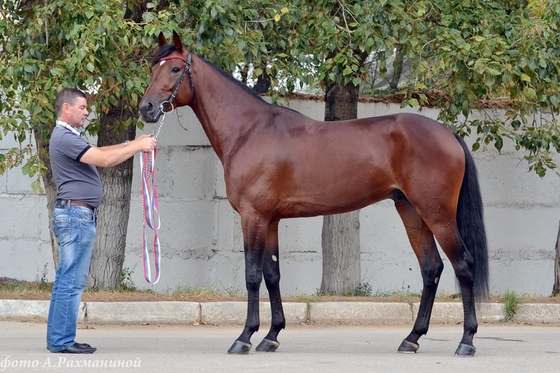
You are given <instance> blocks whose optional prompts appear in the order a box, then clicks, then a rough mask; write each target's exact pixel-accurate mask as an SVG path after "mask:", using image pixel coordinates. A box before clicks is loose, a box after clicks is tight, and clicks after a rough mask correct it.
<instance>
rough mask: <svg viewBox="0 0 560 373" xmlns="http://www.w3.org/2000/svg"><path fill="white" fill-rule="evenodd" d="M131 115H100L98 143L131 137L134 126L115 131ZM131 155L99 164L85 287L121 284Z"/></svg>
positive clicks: (113, 112) (117, 110)
mask: <svg viewBox="0 0 560 373" xmlns="http://www.w3.org/2000/svg"><path fill="white" fill-rule="evenodd" d="M130 117H132V114H131V113H126V112H125V113H122V112H121V108H113V109H111V111H110V112H109V113H108V114H106V115H103V116H102V117H101V123H100V125H101V129H100V132H99V135H98V140H97V143H98V146H107V145H114V144H119V143H122V142H124V141H125V140H132V139H134V138H135V134H136V127H135V126H130V127H129V128H128V129H126V130H125V129H123V130H121V131H120V132H119V131H117V128H118V127H119V123H122V121H124V120H126V119H127V118H130ZM132 167H133V158H131V159H129V160H127V161H125V162H123V163H121V164H120V165H117V166H115V167H108V168H99V169H98V171H99V176H100V177H101V181H102V183H103V189H104V194H103V202H102V203H101V206H100V208H99V210H98V212H97V235H96V237H95V247H94V251H93V256H92V259H91V265H90V273H89V280H88V287H89V288H103V289H115V288H117V287H119V286H120V284H121V273H122V266H123V263H124V257H125V247H126V232H127V228H128V218H129V213H130V194H131V188H132V171H133V170H132Z"/></svg>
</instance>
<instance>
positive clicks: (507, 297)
mask: <svg viewBox="0 0 560 373" xmlns="http://www.w3.org/2000/svg"><path fill="white" fill-rule="evenodd" d="M520 304H521V300H520V299H519V297H518V296H517V294H515V292H514V291H511V290H506V292H505V293H504V318H503V319H502V322H507V321H509V320H511V319H512V318H513V317H514V316H515V314H516V313H517V309H518V308H519V305H520Z"/></svg>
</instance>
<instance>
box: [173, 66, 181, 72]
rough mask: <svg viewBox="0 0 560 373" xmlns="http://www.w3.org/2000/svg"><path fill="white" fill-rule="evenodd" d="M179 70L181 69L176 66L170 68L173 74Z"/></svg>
mask: <svg viewBox="0 0 560 373" xmlns="http://www.w3.org/2000/svg"><path fill="white" fill-rule="evenodd" d="M179 71H181V69H180V68H178V67H174V68H173V69H171V72H172V73H174V74H176V73H178V72H179Z"/></svg>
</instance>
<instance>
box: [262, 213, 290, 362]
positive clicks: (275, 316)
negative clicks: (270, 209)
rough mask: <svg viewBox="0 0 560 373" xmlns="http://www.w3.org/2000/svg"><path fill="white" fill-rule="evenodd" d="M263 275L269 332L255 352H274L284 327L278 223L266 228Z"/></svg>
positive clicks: (278, 344)
mask: <svg viewBox="0 0 560 373" xmlns="http://www.w3.org/2000/svg"><path fill="white" fill-rule="evenodd" d="M263 274H264V281H265V284H266V288H267V289H268V295H269V297H270V310H271V312H272V320H271V324H270V331H269V332H268V334H267V335H266V337H264V339H263V340H262V342H261V343H260V344H259V345H258V346H257V351H266V352H272V351H276V349H277V348H278V346H280V343H278V339H277V338H278V333H280V331H281V330H282V329H284V327H285V326H286V319H285V317H284V310H283V308H282V298H281V296H280V261H279V257H278V221H276V222H271V223H270V225H269V228H268V236H267V239H266V246H265V250H264V258H263Z"/></svg>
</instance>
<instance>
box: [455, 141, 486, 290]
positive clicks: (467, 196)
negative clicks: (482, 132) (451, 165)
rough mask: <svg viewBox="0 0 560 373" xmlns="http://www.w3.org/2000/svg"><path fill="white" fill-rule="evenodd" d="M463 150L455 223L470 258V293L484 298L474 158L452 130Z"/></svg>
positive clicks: (479, 204) (483, 241) (483, 237)
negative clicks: (471, 283) (471, 265)
mask: <svg viewBox="0 0 560 373" xmlns="http://www.w3.org/2000/svg"><path fill="white" fill-rule="evenodd" d="M455 137H456V138H457V141H459V143H460V144H461V146H462V147H463V151H464V152H465V176H464V178H463V185H462V186H461V194H460V195H459V206H458V208H457V226H458V228H459V234H460V235H461V238H462V239H463V244H464V245H465V247H466V249H467V251H468V252H469V253H470V254H471V255H472V257H473V259H474V294H475V298H476V299H478V300H482V299H487V298H488V295H489V286H488V247H487V243H486V230H485V229H484V216H483V215H484V211H483V207H482V197H481V195H480V185H479V183H478V175H477V171H476V166H475V164H474V159H473V158H472V155H471V153H470V151H469V149H468V148H467V145H466V144H465V141H464V140H463V139H462V138H461V136H459V135H457V134H455Z"/></svg>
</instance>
